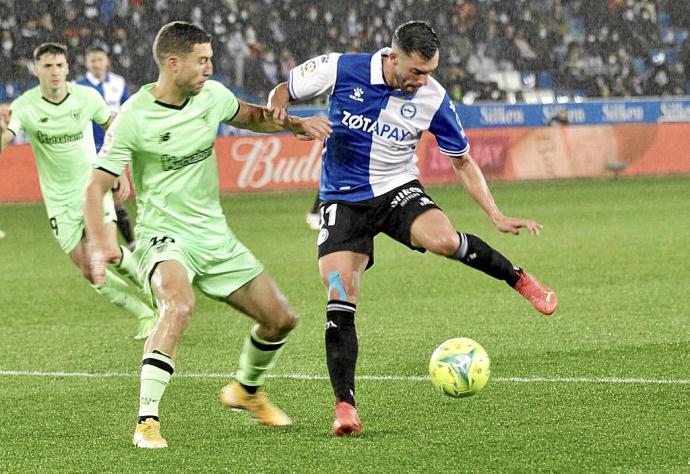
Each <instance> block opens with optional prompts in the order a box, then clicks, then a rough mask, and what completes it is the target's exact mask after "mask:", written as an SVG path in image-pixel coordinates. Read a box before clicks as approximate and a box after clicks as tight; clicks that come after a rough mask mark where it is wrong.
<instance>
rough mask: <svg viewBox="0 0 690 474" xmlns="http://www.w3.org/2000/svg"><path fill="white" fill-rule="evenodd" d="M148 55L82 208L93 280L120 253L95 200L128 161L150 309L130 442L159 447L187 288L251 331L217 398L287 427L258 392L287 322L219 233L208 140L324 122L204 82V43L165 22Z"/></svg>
mask: <svg viewBox="0 0 690 474" xmlns="http://www.w3.org/2000/svg"><path fill="white" fill-rule="evenodd" d="M153 52H154V56H155V59H156V62H157V63H158V67H159V71H160V72H159V76H158V82H156V83H153V84H148V85H145V86H143V87H142V88H141V89H140V90H139V92H137V94H135V95H134V96H132V97H131V98H130V99H129V101H127V103H126V104H125V105H124V107H123V108H122V109H121V111H120V114H119V115H118V116H117V118H116V119H115V121H114V123H113V126H112V127H111V128H110V129H109V130H108V132H107V134H106V137H105V141H104V144H103V148H101V151H100V153H99V159H98V161H97V163H96V164H95V165H94V166H95V168H96V169H94V171H93V173H92V175H91V180H90V182H89V184H88V186H87V191H86V200H85V205H84V215H85V219H86V228H87V230H88V233H89V235H90V236H91V237H92V238H91V240H90V242H89V243H90V245H91V246H92V252H91V258H92V260H91V265H92V271H93V274H94V277H95V278H96V281H100V279H101V278H102V277H103V269H104V264H105V263H106V262H109V261H112V260H113V259H116V258H117V257H118V250H117V248H116V247H114V246H113V245H112V242H111V240H110V239H108V237H107V235H106V234H105V232H104V229H103V224H102V223H103V211H102V206H101V205H100V201H101V200H102V199H103V196H104V194H105V193H106V192H107V191H108V189H110V188H111V187H112V186H113V183H114V182H115V179H116V178H117V177H118V176H121V175H122V173H123V171H124V169H125V166H126V165H127V164H128V163H130V162H131V163H132V173H133V179H134V186H135V188H136V190H137V206H138V213H137V227H136V232H135V234H136V238H137V246H136V251H135V256H138V257H139V262H140V265H139V275H140V277H141V278H142V279H143V280H144V281H145V284H146V285H147V287H148V288H149V289H150V290H151V292H152V293H153V296H154V297H155V299H156V302H157V304H158V308H159V310H160V319H159V321H158V324H157V325H156V327H155V329H154V330H153V333H152V334H151V336H150V337H149V339H148V340H147V342H146V345H145V347H144V355H143V364H142V369H141V386H140V402H139V421H138V424H137V427H136V430H135V434H134V440H133V441H134V444H135V445H136V446H138V447H140V448H164V447H167V441H166V440H165V439H164V438H163V437H162V436H161V434H160V423H159V419H158V406H159V402H160V400H161V397H162V396H163V393H164V391H165V389H166V386H167V385H168V383H169V381H170V378H171V375H172V373H173V370H174V367H175V353H176V348H177V343H178V340H179V338H180V336H181V335H182V333H183V332H184V331H185V329H186V328H187V326H188V324H189V322H190V320H191V318H192V314H193V313H194V292H193V290H192V286H196V287H197V288H198V289H199V290H201V292H203V293H204V294H206V295H207V296H209V297H211V298H213V299H216V300H218V301H222V302H225V303H227V304H229V305H230V306H232V307H234V308H236V309H237V310H239V311H241V312H243V313H245V314H246V315H248V316H249V317H251V318H253V319H254V320H255V321H256V323H257V324H256V325H255V326H254V327H253V328H252V330H251V332H250V334H249V335H248V336H247V337H246V338H245V341H244V346H243V349H242V354H241V356H240V361H239V371H238V372H237V375H236V380H235V381H234V382H232V383H230V384H229V385H227V386H226V387H224V388H223V389H222V391H221V401H222V402H223V403H224V404H225V405H227V406H229V407H231V408H237V409H245V410H248V411H250V412H251V413H252V414H253V415H254V416H255V418H256V419H257V420H258V421H259V422H261V423H263V424H265V425H267V426H285V425H289V424H291V420H290V418H289V417H288V416H287V415H286V414H285V413H283V412H282V411H281V410H280V409H278V408H277V407H275V406H274V405H272V404H271V403H270V402H269V401H268V399H267V398H266V395H265V393H264V391H263V389H262V385H263V383H264V378H265V373H266V371H267V370H269V369H270V368H272V367H273V366H274V365H275V363H276V360H277V357H278V355H279V353H280V351H281V349H282V347H283V345H284V343H285V340H286V337H287V334H288V333H289V332H290V331H291V330H292V329H293V328H294V327H295V325H296V324H297V314H296V313H295V311H294V310H293V309H292V308H291V307H290V306H289V305H288V303H287V300H286V298H285V297H284V296H283V294H282V293H281V291H280V290H279V289H278V287H277V285H276V284H275V283H274V282H273V280H272V278H271V277H270V276H269V275H268V273H267V272H266V271H265V270H264V268H263V266H262V264H261V263H260V262H259V261H258V260H257V259H256V258H255V257H254V255H252V253H251V252H250V251H249V250H248V249H247V248H246V247H245V246H244V245H243V244H242V243H241V242H239V241H238V240H237V238H236V237H235V236H234V235H233V233H232V231H231V230H230V229H229V228H228V226H227V223H226V220H225V216H224V215H223V211H222V209H221V205H220V201H219V196H218V192H219V191H218V168H217V164H216V160H215V154H214V151H213V143H214V141H215V138H216V132H217V129H218V124H219V123H228V124H231V125H234V126H236V127H241V128H248V129H251V130H254V131H257V132H274V131H281V130H287V131H290V132H292V133H294V134H295V135H297V136H298V137H300V138H303V139H324V138H326V137H327V136H328V134H329V133H330V132H331V128H330V124H329V123H328V121H327V120H325V119H323V118H308V119H299V118H297V117H289V116H288V117H283V118H282V119H281V120H280V121H278V120H277V119H275V118H274V117H273V115H272V113H270V112H269V111H268V109H265V108H261V107H258V106H255V105H250V104H247V103H244V102H241V101H238V100H237V98H236V97H235V96H234V95H233V94H232V93H231V92H230V91H229V90H227V89H226V88H225V87H224V86H223V85H222V84H220V83H218V82H215V81H212V80H209V77H210V76H211V74H212V72H213V66H212V62H211V57H212V50H211V38H210V36H209V35H208V34H207V33H206V32H204V31H203V30H201V29H200V28H198V27H196V26H194V25H192V24H189V23H184V22H172V23H169V24H167V25H165V26H163V28H161V30H160V31H159V32H158V34H157V36H156V39H155V41H154V44H153Z"/></svg>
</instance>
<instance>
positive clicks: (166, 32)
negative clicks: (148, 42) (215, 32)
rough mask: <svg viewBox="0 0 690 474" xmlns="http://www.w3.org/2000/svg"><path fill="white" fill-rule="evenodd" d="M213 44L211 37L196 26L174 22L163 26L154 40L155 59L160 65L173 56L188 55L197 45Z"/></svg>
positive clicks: (183, 22)
mask: <svg viewBox="0 0 690 474" xmlns="http://www.w3.org/2000/svg"><path fill="white" fill-rule="evenodd" d="M210 42H211V35H209V34H208V33H206V32H205V31H204V30H202V29H201V28H199V27H198V26H196V25H193V24H191V23H187V22H185V21H173V22H171V23H168V24H167V25H165V26H163V28H161V29H160V30H159V31H158V34H157V35H156V39H155V40H153V57H154V58H155V59H156V62H157V63H158V64H159V65H160V64H162V63H163V61H164V60H165V58H166V57H167V56H169V55H171V54H182V55H184V54H187V53H189V52H190V51H191V50H192V49H193V48H194V45H195V44H204V43H210Z"/></svg>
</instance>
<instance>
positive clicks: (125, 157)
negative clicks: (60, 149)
mask: <svg viewBox="0 0 690 474" xmlns="http://www.w3.org/2000/svg"><path fill="white" fill-rule="evenodd" d="M133 122H134V120H133V117H132V116H131V115H129V114H118V116H117V117H115V120H113V123H112V124H110V127H108V130H107V131H106V133H105V138H104V139H103V146H102V147H101V150H100V151H99V152H98V158H97V160H96V162H95V163H94V165H93V167H94V168H97V169H102V170H104V171H107V172H108V173H110V174H112V175H114V176H120V175H121V174H122V173H124V172H125V168H126V167H127V164H128V163H129V162H130V161H132V151H133V150H134V148H135V144H136V136H137V135H136V129H137V127H136V124H134V123H133Z"/></svg>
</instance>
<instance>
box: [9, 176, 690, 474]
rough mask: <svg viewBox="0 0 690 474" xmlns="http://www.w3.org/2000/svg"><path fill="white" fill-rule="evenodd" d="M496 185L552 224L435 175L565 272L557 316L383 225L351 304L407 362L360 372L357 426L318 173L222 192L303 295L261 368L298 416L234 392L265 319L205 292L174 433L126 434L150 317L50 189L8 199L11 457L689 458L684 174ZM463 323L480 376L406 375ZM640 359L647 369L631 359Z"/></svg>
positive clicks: (507, 246)
mask: <svg viewBox="0 0 690 474" xmlns="http://www.w3.org/2000/svg"><path fill="white" fill-rule="evenodd" d="M492 190H493V192H494V195H495V197H496V199H497V202H498V203H499V205H500V207H501V208H502V210H503V211H504V212H505V213H506V214H508V215H514V216H518V217H528V218H534V219H536V220H538V221H540V222H542V223H543V224H544V226H545V228H544V232H543V234H542V235H541V236H539V237H536V238H534V237H529V236H526V235H522V236H520V237H514V236H509V235H503V234H500V233H498V232H497V231H496V230H495V229H493V227H492V225H491V223H490V222H489V221H488V219H486V217H485V216H484V215H483V214H482V213H481V211H480V210H479V209H478V208H477V206H475V205H474V204H473V203H472V202H471V200H470V199H469V197H467V195H466V194H464V193H463V192H462V191H461V190H460V189H459V188H458V187H434V188H430V189H429V192H430V194H431V195H432V196H433V197H434V198H435V200H436V201H437V203H438V204H440V205H441V206H442V207H443V208H444V209H445V210H446V211H447V213H448V214H449V215H450V217H451V220H452V221H453V222H454V223H455V224H456V226H457V228H458V229H462V230H464V231H467V232H471V233H474V234H477V235H479V236H481V237H482V238H484V239H485V240H486V241H487V242H489V243H490V244H491V245H493V246H494V247H496V248H497V249H499V250H500V251H501V252H503V253H504V254H505V255H506V256H508V257H509V258H510V259H511V260H512V261H513V262H514V263H516V264H519V265H521V266H523V267H524V268H525V269H527V270H528V271H530V272H532V273H533V274H535V275H536V276H537V277H538V278H541V279H543V280H544V281H545V282H547V283H548V284H549V285H551V286H552V287H553V288H554V289H555V290H556V291H557V292H558V294H559V299H560V308H559V310H558V312H557V313H556V314H557V317H556V318H546V317H543V316H541V315H539V314H537V313H536V312H535V311H534V310H532V309H531V307H530V306H529V304H528V303H527V302H526V301H524V300H523V299H522V298H520V297H519V295H517V294H516V293H515V292H513V291H511V290H510V289H509V288H507V287H505V285H504V284H503V283H500V282H496V281H495V280H492V279H491V278H489V277H486V276H484V275H481V274H479V273H477V272H476V271H473V270H471V269H469V268H467V267H465V266H463V265H461V264H459V263H457V262H453V261H450V260H446V259H442V258H439V257H436V256H433V255H421V254H417V253H414V252H410V251H409V250H407V249H406V248H404V247H402V246H400V245H399V244H396V243H394V242H392V241H390V240H389V239H388V238H386V237H381V238H377V240H376V265H375V266H374V267H373V268H372V269H371V270H369V271H368V272H367V273H366V275H365V277H364V280H363V290H362V301H361V303H360V304H359V306H358V313H357V323H358V332H359V336H360V360H359V365H358V374H359V375H371V376H385V375H391V376H400V377H401V378H398V379H392V380H372V379H364V380H360V381H359V382H358V403H359V405H360V414H361V416H362V421H363V423H364V427H365V431H364V432H363V433H362V434H361V435H360V436H356V437H352V438H348V439H338V438H334V437H332V435H331V434H330V423H331V421H332V419H331V417H332V405H333V401H332V395H331V392H330V386H329V383H328V381H327V380H325V379H324V378H325V376H326V368H325V356H324V349H323V324H324V306H325V292H324V291H323V290H322V288H321V284H320V281H319V278H318V274H317V266H316V256H315V240H316V233H315V232H313V231H310V230H309V229H308V228H307V227H306V225H305V224H304V222H303V214H304V211H305V210H306V209H307V208H308V207H309V205H310V203H311V200H312V194H311V193H306V192H294V193H280V194H246V195H233V196H226V197H224V198H223V203H224V207H225V209H226V213H227V215H228V217H229V222H230V225H231V227H232V228H233V230H234V231H235V233H236V234H237V235H238V236H239V237H240V238H241V239H242V240H243V241H244V242H245V243H247V244H248V245H249V246H250V248H251V249H252V250H253V251H254V253H255V254H256V255H257V256H258V257H259V258H260V259H261V260H262V261H263V262H264V263H265V264H266V266H267V269H268V270H269V272H270V273H271V274H272V275H273V277H274V278H275V280H276V281H277V282H278V284H279V285H280V286H281V288H282V289H283V291H284V292H285V294H286V295H287V296H288V298H289V300H290V302H291V304H292V305H293V306H294V307H295V308H296V309H297V310H298V311H299V312H300V314H301V323H300V326H299V327H298V329H297V330H296V331H295V332H294V333H293V335H292V337H291V338H290V342H289V344H288V346H287V347H286V350H285V352H284V354H283V356H282V358H281V361H280V363H279V365H278V367H277V368H276V370H275V371H274V372H273V373H274V375H275V376H276V377H275V378H272V379H270V380H269V382H268V384H267V389H268V391H269V393H270V395H271V397H272V399H273V400H274V401H275V402H276V403H277V404H279V405H280V406H281V407H283V408H284V409H285V410H286V411H287V412H288V413H289V414H290V415H291V416H292V417H293V419H294V421H295V425H294V426H293V427H291V428H288V429H280V430H269V429H266V428H264V427H261V426H257V425H255V424H254V423H253V422H252V421H251V420H250V418H249V417H248V416H246V415H245V414H238V413H235V412H232V411H227V410H225V409H223V408H222V407H221V405H220V403H219V402H218V399H217V395H218V392H219V390H220V388H221V387H222V385H224V384H225V383H227V377H226V376H224V375H222V374H227V373H230V372H232V371H234V370H235V369H236V367H237V359H238V356H239V350H240V346H241V340H242V338H243V337H244V335H245V334H246V333H247V331H248V329H249V327H250V326H251V323H250V321H249V320H248V319H247V318H245V317H243V316H241V315H239V314H238V313H236V312H234V311H233V310H231V309H230V308H228V307H225V306H223V305H221V304H218V303H216V302H213V301H210V300H208V299H206V298H204V297H203V296H201V295H199V297H198V300H197V303H198V304H197V313H196V315H195V317H194V321H193V322H192V324H191V326H190V328H189V330H188V331H187V333H186V334H185V335H184V337H183V339H182V341H181V344H180V347H179V350H178V363H177V371H178V375H177V376H174V377H173V380H172V382H171V385H170V386H169V388H168V391H167V392H166V395H165V398H164V399H163V402H162V405H161V416H162V420H163V433H164V435H165V436H166V437H167V438H168V441H169V443H170V445H171V447H170V449H168V450H163V451H162V452H161V451H159V452H151V451H148V450H146V451H144V450H136V449H134V448H133V447H132V446H131V435H132V432H133V427H134V421H135V416H136V406H137V399H138V379H137V372H138V367H139V364H140V358H141V347H142V344H141V343H140V342H137V341H134V340H133V339H131V336H132V335H133V334H134V332H135V328H136V324H135V321H134V320H133V318H131V317H129V316H128V315H127V314H125V313H123V312H122V311H120V310H119V309H117V308H115V307H112V306H111V305H109V304H108V303H107V301H105V300H104V299H102V298H101V297H99V296H98V295H96V294H95V293H94V292H93V290H91V288H89V286H88V285H87V284H86V282H85V281H83V279H82V277H81V276H80V274H79V272H78V270H77V269H76V268H74V267H73V266H72V264H71V263H70V262H69V261H68V259H67V258H66V257H65V256H64V255H63V254H62V253H61V252H60V249H59V247H58V246H57V245H56V243H55V242H54V241H53V239H52V237H51V234H50V227H49V226H48V223H47V220H46V218H45V211H44V210H43V208H42V206H41V205H38V204H30V205H7V206H3V207H0V227H2V228H3V229H4V230H5V231H7V233H8V237H7V238H5V239H3V240H0V269H2V271H1V272H0V321H1V322H0V340H2V344H0V371H5V372H3V373H4V375H0V392H1V393H2V402H1V403H2V410H0V470H1V471H12V472H17V471H33V472H36V471H75V470H77V471H82V470H86V471H109V472H129V471H155V472H170V471H174V472H179V471H185V472H202V471H205V472H207V471H229V472H237V471H258V472H300V473H301V472H324V471H334V472H336V471H344V470H349V471H353V472H398V471H400V472H402V471H404V472H441V471H445V470H456V471H460V472H487V471H511V472H578V471H579V472H641V471H656V472H687V469H688V462H689V461H690V450H689V449H688V446H690V433H689V432H688V426H689V423H688V422H690V399H689V397H688V388H689V384H690V382H688V380H689V379H690V355H689V352H688V342H689V341H690V331H689V330H688V329H689V328H688V326H689V324H690V317H689V315H690V303H689V302H688V298H687V295H688V290H689V289H690V272H688V270H687V258H688V248H690V219H688V217H687V209H688V202H690V177H665V178H636V179H622V180H618V181H599V180H594V181H591V180H578V181H559V182H540V183H537V182H528V183H494V184H492ZM455 336H467V337H472V338H474V339H476V340H478V341H479V342H480V343H481V344H482V345H483V346H484V347H485V348H486V349H487V351H488V352H489V355H490V356H491V358H492V377H493V380H491V381H490V382H489V385H488V386H487V388H486V389H485V390H484V391H483V392H482V393H480V394H479V395H477V396H475V397H471V398H469V399H462V400H454V399H450V398H446V397H443V396H441V395H439V394H437V393H435V392H433V391H432V388H431V385H430V383H429V382H428V381H425V380H417V379H415V378H411V379H404V377H406V376H408V377H415V376H416V377H418V376H424V375H425V374H426V367H427V363H428V357H429V355H430V354H431V352H432V351H433V349H434V348H435V346H436V345H438V344H439V343H441V342H442V341H444V340H445V339H447V338H450V337H455ZM7 371H26V372H30V371H39V372H49V373H57V372H67V373H78V372H87V373H92V374H101V375H99V376H96V377H79V376H69V377H67V376H56V375H42V376H37V375H35V376H29V375H12V374H10V373H9V372H7ZM102 374H111V375H112V376H104V375H102ZM185 374H186V375H185ZM219 374H221V375H219ZM290 374H306V375H315V376H318V377H319V378H318V379H294V378H286V377H285V376H289V375H290ZM191 375H194V376H191ZM511 377H523V378H528V379H529V378H530V377H532V378H534V377H543V378H545V379H546V380H544V381H536V380H534V379H531V380H532V381H529V380H528V381H522V382H521V381H514V380H513V379H511ZM569 377H570V378H578V377H579V378H580V379H575V380H573V379H567V378H569ZM630 378H632V379H648V381H647V382H646V383H645V382H635V383H624V382H625V381H624V380H619V381H616V380H615V379H630ZM559 379H561V380H560V381H559ZM603 379H607V380H603ZM659 381H667V382H671V383H658V382H659Z"/></svg>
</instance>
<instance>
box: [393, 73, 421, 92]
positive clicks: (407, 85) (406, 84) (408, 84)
mask: <svg viewBox="0 0 690 474" xmlns="http://www.w3.org/2000/svg"><path fill="white" fill-rule="evenodd" d="M395 80H396V81H398V87H400V90H401V91H403V92H404V93H405V94H415V93H416V92H417V91H418V90H419V87H421V85H420V86H419V87H414V88H413V89H412V90H408V88H411V87H412V86H414V83H413V82H409V81H406V80H405V78H404V77H402V75H400V73H398V72H397V71H396V72H395Z"/></svg>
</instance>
